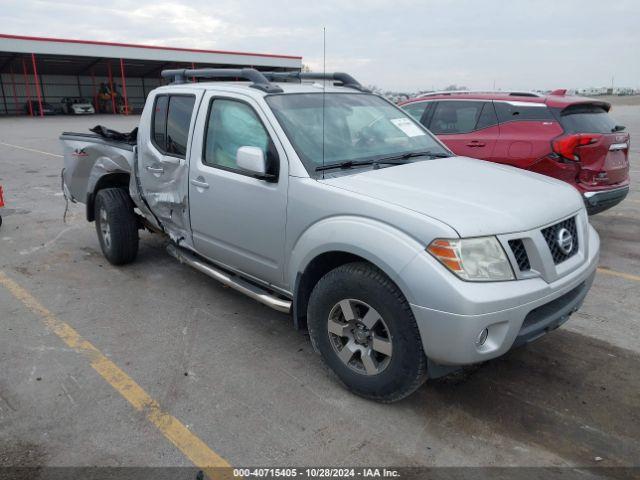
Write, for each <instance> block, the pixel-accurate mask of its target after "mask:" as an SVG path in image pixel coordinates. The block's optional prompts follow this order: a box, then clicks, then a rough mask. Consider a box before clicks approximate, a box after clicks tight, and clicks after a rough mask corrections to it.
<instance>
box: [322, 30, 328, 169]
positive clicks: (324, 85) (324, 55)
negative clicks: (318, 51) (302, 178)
mask: <svg viewBox="0 0 640 480" xmlns="http://www.w3.org/2000/svg"><path fill="white" fill-rule="evenodd" d="M326 90H327V28H326V27H322V166H323V167H324V95H325V92H326ZM322 179H323V180H324V168H323V169H322Z"/></svg>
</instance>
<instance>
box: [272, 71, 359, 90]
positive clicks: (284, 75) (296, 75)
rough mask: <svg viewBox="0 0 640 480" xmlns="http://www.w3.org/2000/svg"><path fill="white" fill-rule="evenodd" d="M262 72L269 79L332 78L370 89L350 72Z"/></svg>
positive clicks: (342, 84) (345, 85) (348, 84)
mask: <svg viewBox="0 0 640 480" xmlns="http://www.w3.org/2000/svg"><path fill="white" fill-rule="evenodd" d="M262 74H263V75H264V76H265V77H267V78H268V79H269V80H274V81H278V80H289V79H293V80H300V83H302V81H303V80H331V81H336V82H340V86H342V87H348V88H354V89H356V90H360V91H361V92H368V91H369V90H368V89H366V88H365V87H363V86H362V85H361V84H360V82H358V81H357V80H356V79H355V78H353V77H352V76H351V75H349V74H348V73H344V72H333V73H315V72H262Z"/></svg>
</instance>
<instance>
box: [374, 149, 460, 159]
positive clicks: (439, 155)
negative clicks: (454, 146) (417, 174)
mask: <svg viewBox="0 0 640 480" xmlns="http://www.w3.org/2000/svg"><path fill="white" fill-rule="evenodd" d="M450 156H451V155H449V154H448V153H444V152H441V153H435V152H430V151H428V150H427V151H424V152H408V153H402V154H400V155H393V156H391V157H384V158H382V159H380V160H379V161H381V162H382V161H386V160H409V159H410V158H414V157H430V158H448V157H450Z"/></svg>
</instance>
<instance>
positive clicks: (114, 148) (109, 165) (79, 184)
mask: <svg viewBox="0 0 640 480" xmlns="http://www.w3.org/2000/svg"><path fill="white" fill-rule="evenodd" d="M60 142H61V143H62V148H63V155H64V170H63V173H62V178H63V185H64V188H65V195H66V196H67V198H69V199H70V200H71V201H73V202H80V203H86V202H87V192H92V191H93V190H94V187H95V185H96V183H97V181H98V180H99V179H100V178H101V177H103V176H104V175H106V174H110V173H115V174H117V173H122V174H127V175H131V173H132V172H133V168H134V165H135V156H136V146H135V143H129V142H124V141H117V140H112V139H107V138H104V137H102V136H100V135H98V134H94V133H76V132H64V133H62V135H60Z"/></svg>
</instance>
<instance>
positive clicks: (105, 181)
mask: <svg viewBox="0 0 640 480" xmlns="http://www.w3.org/2000/svg"><path fill="white" fill-rule="evenodd" d="M130 179H131V175H130V174H129V173H127V172H112V173H107V174H106V175H102V176H101V177H100V178H98V180H97V181H96V184H95V186H94V188H93V189H91V190H90V191H89V193H87V221H89V222H93V221H94V220H95V201H96V195H97V194H98V192H99V191H100V190H103V189H105V188H122V189H123V190H126V192H127V194H128V193H129V181H130Z"/></svg>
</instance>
